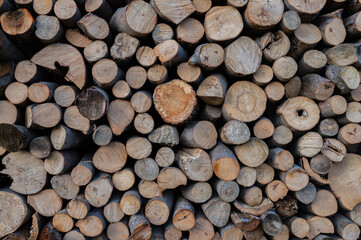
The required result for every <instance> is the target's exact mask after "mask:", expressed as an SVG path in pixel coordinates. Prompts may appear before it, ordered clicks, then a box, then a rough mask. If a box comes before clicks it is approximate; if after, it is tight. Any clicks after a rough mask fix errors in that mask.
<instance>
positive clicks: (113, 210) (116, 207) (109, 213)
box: [103, 194, 124, 223]
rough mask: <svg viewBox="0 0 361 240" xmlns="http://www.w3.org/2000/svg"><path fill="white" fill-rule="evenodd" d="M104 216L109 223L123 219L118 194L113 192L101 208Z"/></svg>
mask: <svg viewBox="0 0 361 240" xmlns="http://www.w3.org/2000/svg"><path fill="white" fill-rule="evenodd" d="M103 214H104V218H105V219H106V220H107V221H108V222H110V223H116V222H119V221H120V220H122V219H123V217H124V212H123V210H122V209H121V208H120V194H113V196H112V197H111V198H110V200H109V202H108V203H107V205H105V206H104V209H103Z"/></svg>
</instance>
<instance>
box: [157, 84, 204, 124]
mask: <svg viewBox="0 0 361 240" xmlns="http://www.w3.org/2000/svg"><path fill="white" fill-rule="evenodd" d="M180 100H181V101H180ZM153 101H154V106H155V108H156V110H157V111H158V113H159V114H160V116H161V117H162V118H163V120H164V121H165V122H168V123H171V124H179V123H182V122H184V121H185V120H187V119H188V118H189V117H190V115H191V114H192V112H193V110H194V107H195V105H196V104H197V100H196V96H195V92H194V91H193V88H192V87H191V86H190V85H188V84H187V83H185V82H183V81H181V80H173V81H171V82H168V83H164V84H162V85H159V86H157V87H156V88H155V90H154V94H153Z"/></svg>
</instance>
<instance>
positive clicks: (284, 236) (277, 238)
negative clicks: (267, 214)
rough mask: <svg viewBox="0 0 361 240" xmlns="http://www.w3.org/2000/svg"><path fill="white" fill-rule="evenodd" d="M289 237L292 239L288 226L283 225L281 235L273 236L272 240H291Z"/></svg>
mask: <svg viewBox="0 0 361 240" xmlns="http://www.w3.org/2000/svg"><path fill="white" fill-rule="evenodd" d="M289 237H290V231H289V229H288V227H287V225H285V224H283V225H282V232H281V233H280V234H277V235H275V236H273V237H272V239H273V240H285V239H289Z"/></svg>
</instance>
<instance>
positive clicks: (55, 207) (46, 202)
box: [27, 189, 63, 217]
mask: <svg viewBox="0 0 361 240" xmlns="http://www.w3.org/2000/svg"><path fill="white" fill-rule="evenodd" d="M27 202H28V204H29V205H30V206H32V207H33V208H34V209H35V210H36V211H37V212H38V213H39V214H40V215H42V216H44V217H52V216H54V215H55V214H56V213H58V212H59V211H60V210H61V207H62V205H63V199H62V198H61V197H59V195H58V194H57V193H56V192H55V191H54V190H53V189H46V190H43V191H41V192H39V193H37V194H34V195H29V196H28V200H27Z"/></svg>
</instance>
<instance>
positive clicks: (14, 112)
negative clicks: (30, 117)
mask: <svg viewBox="0 0 361 240" xmlns="http://www.w3.org/2000/svg"><path fill="white" fill-rule="evenodd" d="M20 118H21V112H20V111H19V109H18V108H17V107H16V106H15V105H14V104H12V103H11V102H9V101H7V100H1V101H0V123H7V124H14V123H16V122H19V120H20Z"/></svg>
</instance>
